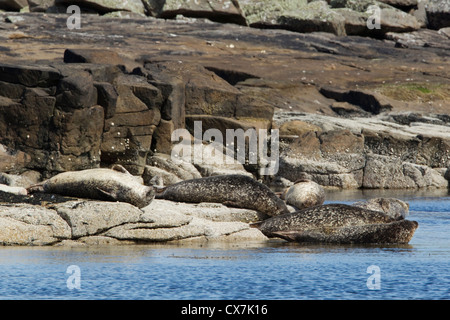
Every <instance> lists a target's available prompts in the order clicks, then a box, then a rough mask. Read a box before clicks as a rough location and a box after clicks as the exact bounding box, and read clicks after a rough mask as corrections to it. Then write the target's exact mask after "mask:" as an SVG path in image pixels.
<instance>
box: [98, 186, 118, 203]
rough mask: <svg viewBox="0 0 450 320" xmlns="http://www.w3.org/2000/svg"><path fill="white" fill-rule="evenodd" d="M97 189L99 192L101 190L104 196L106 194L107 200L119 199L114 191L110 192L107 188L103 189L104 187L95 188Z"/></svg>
mask: <svg viewBox="0 0 450 320" xmlns="http://www.w3.org/2000/svg"><path fill="white" fill-rule="evenodd" d="M95 189H97V191H98V192H100V193H101V194H102V195H103V196H105V198H106V199H107V200H111V201H117V199H116V197H115V196H114V195H113V194H112V193H110V192H108V191H105V190H102V189H100V188H98V187H97V188H95Z"/></svg>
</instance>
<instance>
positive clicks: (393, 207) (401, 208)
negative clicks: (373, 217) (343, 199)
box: [352, 198, 409, 219]
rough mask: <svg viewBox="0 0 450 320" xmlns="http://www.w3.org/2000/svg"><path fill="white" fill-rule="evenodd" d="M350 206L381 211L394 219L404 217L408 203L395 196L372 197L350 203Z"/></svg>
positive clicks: (407, 209) (407, 211) (406, 214)
mask: <svg viewBox="0 0 450 320" xmlns="http://www.w3.org/2000/svg"><path fill="white" fill-rule="evenodd" d="M352 206H355V207H359V208H363V209H368V210H374V211H381V212H384V213H386V214H387V215H388V216H390V217H392V218H394V219H402V218H406V217H407V216H408V213H409V204H408V203H406V202H404V201H402V200H399V199H395V198H373V199H369V200H366V201H358V202H355V203H352Z"/></svg>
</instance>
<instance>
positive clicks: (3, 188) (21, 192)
mask: <svg viewBox="0 0 450 320" xmlns="http://www.w3.org/2000/svg"><path fill="white" fill-rule="evenodd" d="M0 191H3V192H7V193H12V194H15V195H22V196H26V195H27V194H28V192H27V189H25V188H24V187H11V186H8V185H6V184H1V183H0Z"/></svg>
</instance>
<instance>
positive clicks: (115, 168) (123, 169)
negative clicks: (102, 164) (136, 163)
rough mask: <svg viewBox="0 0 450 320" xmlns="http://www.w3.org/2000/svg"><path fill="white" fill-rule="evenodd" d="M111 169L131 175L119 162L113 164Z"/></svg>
mask: <svg viewBox="0 0 450 320" xmlns="http://www.w3.org/2000/svg"><path fill="white" fill-rule="evenodd" d="M111 170H114V171H117V172H122V173H126V174H129V175H130V176H131V175H132V174H131V173H129V172H128V170H127V169H125V168H124V166H122V165H121V164H115V165H113V166H112V167H111Z"/></svg>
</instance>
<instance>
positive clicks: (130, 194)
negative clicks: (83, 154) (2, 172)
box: [27, 165, 155, 208]
mask: <svg viewBox="0 0 450 320" xmlns="http://www.w3.org/2000/svg"><path fill="white" fill-rule="evenodd" d="M27 190H28V192H29V193H33V192H45V193H56V194H60V195H65V196H71V197H80V198H89V199H98V200H105V201H121V202H128V203H130V204H132V205H134V206H136V207H138V208H142V207H145V206H147V205H149V204H150V202H152V200H153V199H154V197H155V192H154V189H153V187H149V186H145V185H143V184H142V182H141V180H139V178H137V177H135V176H133V175H132V174H130V173H129V172H128V171H127V170H126V169H125V168H124V167H122V166H120V165H115V166H113V167H112V168H111V169H106V168H99V169H87V170H81V171H68V172H63V173H60V174H57V175H56V176H54V177H52V178H50V179H48V180H46V181H43V182H41V183H38V184H35V185H33V186H30V187H29V188H28V189H27Z"/></svg>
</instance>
